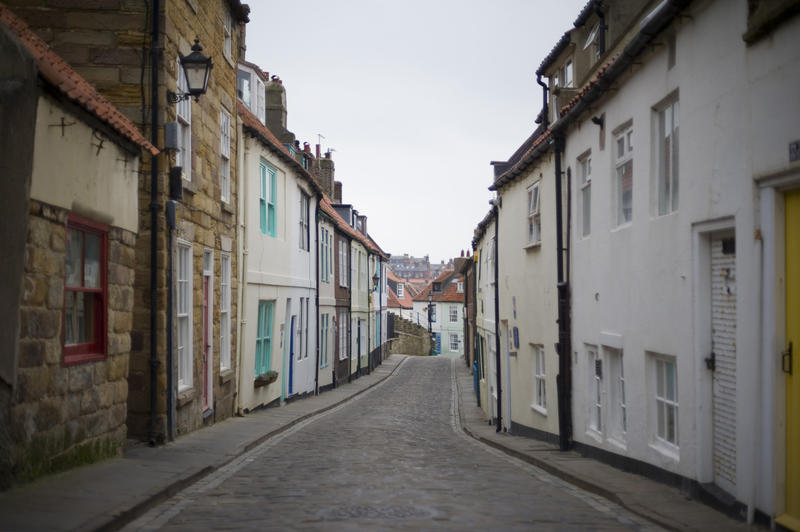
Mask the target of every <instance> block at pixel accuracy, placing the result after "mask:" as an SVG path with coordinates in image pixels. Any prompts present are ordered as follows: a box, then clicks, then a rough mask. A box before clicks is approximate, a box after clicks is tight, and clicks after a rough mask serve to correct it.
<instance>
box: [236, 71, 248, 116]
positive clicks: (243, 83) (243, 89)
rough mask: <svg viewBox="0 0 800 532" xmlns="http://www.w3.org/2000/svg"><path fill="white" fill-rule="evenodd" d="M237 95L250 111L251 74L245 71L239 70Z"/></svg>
mask: <svg viewBox="0 0 800 532" xmlns="http://www.w3.org/2000/svg"><path fill="white" fill-rule="evenodd" d="M236 95H237V96H238V97H239V100H240V101H241V102H242V103H243V104H244V106H245V107H247V108H248V109H250V73H249V72H247V71H245V70H239V72H238V73H237V74H236Z"/></svg>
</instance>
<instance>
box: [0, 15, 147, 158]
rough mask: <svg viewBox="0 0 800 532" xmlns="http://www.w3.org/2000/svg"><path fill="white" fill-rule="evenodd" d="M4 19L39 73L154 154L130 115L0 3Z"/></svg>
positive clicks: (73, 99)
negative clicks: (28, 53) (113, 103)
mask: <svg viewBox="0 0 800 532" xmlns="http://www.w3.org/2000/svg"><path fill="white" fill-rule="evenodd" d="M0 22H2V23H3V24H5V25H6V26H7V27H8V29H9V30H11V32H12V33H13V34H14V35H16V36H17V38H18V39H19V40H20V43H21V44H22V45H23V46H24V47H25V48H26V49H27V50H28V51H29V52H30V53H31V54H32V55H33V58H34V59H35V61H36V67H37V69H38V70H39V76H41V78H42V79H43V80H44V81H46V82H47V83H49V84H50V85H52V86H53V87H55V88H56V89H57V90H58V91H59V92H61V93H62V94H63V95H64V96H66V98H67V99H69V100H70V101H72V102H74V103H75V104H77V105H79V106H80V107H82V108H83V109H85V110H86V111H88V112H89V113H90V114H92V115H94V116H95V117H97V118H98V119H100V120H101V121H102V122H103V123H105V124H106V125H108V126H109V127H111V128H112V129H113V130H114V131H116V132H117V133H119V134H120V135H122V136H123V137H124V138H126V139H128V140H129V141H131V142H133V143H134V144H136V145H138V146H139V147H141V148H144V149H145V150H147V151H149V152H150V153H152V154H153V155H156V154H157V153H158V148H156V147H155V146H153V145H152V144H150V142H149V141H148V140H147V139H146V138H145V137H144V136H143V135H142V133H141V132H140V131H139V129H138V128H137V127H136V126H135V125H134V124H133V122H131V121H130V120H128V118H127V117H126V116H125V115H123V114H122V112H120V110H119V109H117V108H116V107H114V105H112V104H111V102H109V101H108V100H106V99H105V98H104V97H103V96H101V95H100V93H99V92H97V89H95V88H94V87H93V86H92V85H91V84H90V83H89V82H88V81H86V80H85V79H84V78H83V77H82V76H81V75H80V74H78V73H77V72H75V71H74V70H73V69H72V67H71V66H69V64H68V63H67V62H66V61H64V60H63V59H62V58H61V56H59V55H58V54H56V53H55V52H54V51H53V50H51V49H50V47H49V46H48V45H47V43H45V42H44V41H43V40H42V39H41V38H39V36H38V35H36V34H35V33H34V32H33V31H31V29H30V28H29V27H28V25H27V24H25V23H24V22H22V21H21V20H20V19H19V18H17V16H16V15H14V14H13V13H12V12H11V10H9V9H8V8H7V7H5V6H4V5H3V4H0Z"/></svg>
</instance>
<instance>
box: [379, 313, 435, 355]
mask: <svg viewBox="0 0 800 532" xmlns="http://www.w3.org/2000/svg"><path fill="white" fill-rule="evenodd" d="M394 332H395V335H396V337H395V338H390V339H389V354H390V355H395V354H403V355H418V356H428V355H429V354H430V352H431V338H430V335H429V334H428V329H426V328H425V327H423V326H421V325H417V324H416V323H412V322H410V321H409V320H406V319H403V318H400V317H399V316H395V317H394Z"/></svg>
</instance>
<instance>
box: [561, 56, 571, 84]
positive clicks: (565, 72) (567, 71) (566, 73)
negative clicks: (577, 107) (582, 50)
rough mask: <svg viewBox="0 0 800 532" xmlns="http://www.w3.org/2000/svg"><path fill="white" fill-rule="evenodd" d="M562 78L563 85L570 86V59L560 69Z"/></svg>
mask: <svg viewBox="0 0 800 532" xmlns="http://www.w3.org/2000/svg"><path fill="white" fill-rule="evenodd" d="M561 74H562V76H563V79H564V87H572V60H571V59H570V60H569V61H567V62H566V64H565V65H564V68H563V69H562V71H561Z"/></svg>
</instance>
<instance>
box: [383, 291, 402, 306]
mask: <svg viewBox="0 0 800 532" xmlns="http://www.w3.org/2000/svg"><path fill="white" fill-rule="evenodd" d="M387 306H388V307H389V308H403V305H402V304H401V303H400V300H399V299H397V294H395V293H394V290H392V287H389V302H388V303H387Z"/></svg>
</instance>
